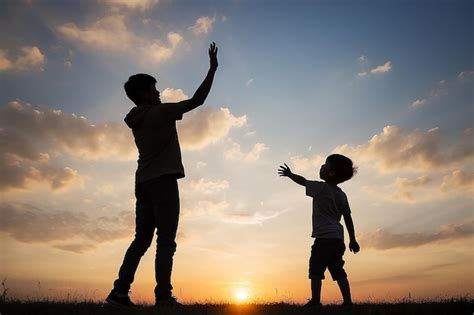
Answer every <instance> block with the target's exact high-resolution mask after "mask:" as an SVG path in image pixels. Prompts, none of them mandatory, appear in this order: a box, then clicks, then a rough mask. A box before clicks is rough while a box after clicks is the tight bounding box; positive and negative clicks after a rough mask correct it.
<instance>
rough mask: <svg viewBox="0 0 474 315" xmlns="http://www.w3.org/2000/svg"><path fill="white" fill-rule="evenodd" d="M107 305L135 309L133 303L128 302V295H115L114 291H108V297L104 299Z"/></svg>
mask: <svg viewBox="0 0 474 315" xmlns="http://www.w3.org/2000/svg"><path fill="white" fill-rule="evenodd" d="M105 301H106V302H107V303H109V304H112V305H116V306H125V307H135V306H136V305H135V303H133V302H132V301H131V300H130V297H129V296H128V294H123V295H122V294H117V293H115V291H114V290H112V291H110V293H109V296H108V297H107V298H106V299H105Z"/></svg>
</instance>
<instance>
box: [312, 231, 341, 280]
mask: <svg viewBox="0 0 474 315" xmlns="http://www.w3.org/2000/svg"><path fill="white" fill-rule="evenodd" d="M345 250H346V245H344V241H343V240H340V239H336V238H327V239H322V238H320V239H315V240H314V244H313V246H311V257H310V259H309V278H310V279H324V271H326V268H328V269H329V272H330V273H331V277H332V279H333V280H334V281H337V280H339V279H341V278H346V277H347V274H346V272H345V270H344V268H343V267H344V260H343V259H342V256H343V255H344V251H345Z"/></svg>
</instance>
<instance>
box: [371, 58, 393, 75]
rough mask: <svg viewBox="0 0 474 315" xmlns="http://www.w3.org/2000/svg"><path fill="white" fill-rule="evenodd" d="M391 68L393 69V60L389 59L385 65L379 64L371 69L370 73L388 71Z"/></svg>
mask: <svg viewBox="0 0 474 315" xmlns="http://www.w3.org/2000/svg"><path fill="white" fill-rule="evenodd" d="M391 69H392V62H391V61H387V62H386V63H384V64H383V65H380V66H377V67H375V68H373V69H371V70H370V73H375V74H377V73H386V72H389V71H390V70H391Z"/></svg>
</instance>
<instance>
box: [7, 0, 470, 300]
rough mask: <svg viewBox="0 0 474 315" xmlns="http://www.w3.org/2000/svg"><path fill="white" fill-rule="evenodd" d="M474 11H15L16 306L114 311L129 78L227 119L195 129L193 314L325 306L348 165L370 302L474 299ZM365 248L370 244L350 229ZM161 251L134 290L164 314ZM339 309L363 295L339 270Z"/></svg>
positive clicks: (185, 135)
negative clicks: (234, 306) (332, 233)
mask: <svg viewBox="0 0 474 315" xmlns="http://www.w3.org/2000/svg"><path fill="white" fill-rule="evenodd" d="M473 12H474V10H473V3H472V1H462V0H460V1H421V0H416V1H357V2H356V1H348V0H347V1H339V0H336V1H302V0H298V1H278V0H275V1H263V0H258V1H246V0H242V1H237V0H234V1H231V0H225V1H205V0H202V1H189V0H188V1H178V0H128V1H126V0H87V1H59V0H57V1H55V0H49V1H41V0H18V1H13V0H6V1H1V2H0V39H1V40H0V91H1V93H0V137H1V138H0V139H1V140H0V148H1V150H0V169H1V173H2V175H1V177H0V196H1V200H0V213H1V215H0V218H1V219H0V253H1V255H0V276H1V278H2V280H4V279H6V282H5V285H6V287H8V288H9V290H8V295H9V296H11V297H15V298H27V297H30V298H43V297H47V298H50V299H64V298H68V297H72V298H77V299H83V298H90V299H94V300H101V299H103V298H105V296H106V295H107V294H108V292H109V290H110V289H111V288H112V283H113V281H114V279H115V278H116V276H117V273H118V269H119V267H120V264H121V262H122V259H123V256H124V254H125V251H126V249H127V247H128V246H129V244H130V242H131V241H132V239H133V235H134V215H135V214H134V211H135V208H134V206H135V197H134V172H135V169H136V159H137V151H136V148H135V146H134V143H133V138H132V134H131V131H130V130H129V129H128V128H127V127H126V125H125V123H124V122H123V118H124V116H125V115H126V114H127V112H128V111H129V110H130V109H131V108H132V107H133V104H132V103H131V102H130V100H128V99H127V97H126V95H125V93H124V91H123V84H124V82H125V81H126V80H127V78H128V77H129V76H130V75H132V74H135V73H149V74H152V75H153V76H155V77H156V78H157V88H158V90H160V91H161V94H162V100H164V101H170V102H173V101H179V100H182V99H186V98H189V97H191V96H192V95H193V93H194V91H195V90H196V88H197V87H198V86H199V84H200V83H201V82H202V80H203V79H204V77H205V75H206V73H207V70H208V67H209V61H208V54H207V49H208V46H209V43H211V42H213V41H214V42H216V43H217V46H218V47H219V52H218V59H219V68H218V70H217V73H216V77H215V80H214V84H213V87H212V90H211V92H210V94H209V97H208V98H207V100H206V102H205V104H204V105H203V106H202V107H200V108H198V109H196V110H194V111H193V112H190V113H187V114H186V115H185V117H184V119H183V120H182V121H181V122H179V123H178V133H179V137H180V142H181V148H182V153H183V163H184V165H185V169H186V177H185V178H184V179H181V180H179V186H180V195H181V214H180V223H179V229H178V249H177V252H176V255H175V264H174V271H173V285H174V294H175V295H176V296H177V297H178V298H179V299H180V300H182V301H184V302H193V301H230V302H236V301H237V299H238V296H240V297H245V296H247V300H248V301H266V302H268V301H294V302H298V303H302V302H304V301H305V300H306V299H307V298H308V297H309V296H310V288H309V281H308V278H307V269H308V259H309V254H310V248H311V244H312V242H313V239H311V199H310V198H309V197H307V196H305V191H304V188H303V187H301V186H298V185H296V184H295V183H293V182H291V180H289V179H288V178H282V177H279V176H278V175H277V169H278V166H279V165H281V164H282V163H287V164H288V165H289V166H290V167H291V169H292V171H293V172H295V173H298V174H300V175H302V176H304V177H306V178H307V179H313V180H317V179H318V172H319V167H320V165H321V164H323V163H324V160H325V157H326V156H328V155H329V154H331V153H340V154H345V155H347V156H349V157H350V158H351V159H352V160H353V161H354V163H355V164H356V165H357V166H358V173H357V174H356V176H355V177H354V178H353V179H351V180H350V181H348V182H345V183H342V184H341V185H340V187H341V188H342V189H343V190H344V191H345V192H346V194H347V195H348V199H349V203H350V205H351V209H352V217H353V220H354V224H355V230H356V237H357V239H358V241H359V243H360V245H361V251H360V252H359V253H358V254H356V255H354V254H353V253H351V252H349V251H346V253H345V256H344V259H345V261H346V265H345V268H346V271H347V273H348V275H349V281H350V283H351V287H352V294H353V298H354V300H356V301H374V300H390V301H391V300H396V299H402V298H406V297H408V296H409V295H411V296H412V297H413V298H437V297H444V296H461V295H462V296H464V295H470V296H472V294H473V292H474V281H473V280H474V278H473V274H474V273H473V271H474V264H473V262H474V261H473V259H474V252H473V251H472V245H473V240H474V237H473V236H474V216H473V209H474V208H473V192H474V165H473V163H472V161H473V157H474V147H473V144H474V142H473V130H472V128H473V121H474V120H473V118H474V113H473V108H474V107H473V83H474V67H473V59H472V56H473V55H474V53H473V25H472V23H473V22H472V21H473V16H472V14H473ZM345 234H346V235H345V237H346V242H347V239H348V236H347V232H345ZM154 250H155V246H154V245H152V246H151V247H150V249H149V250H148V252H147V254H146V255H145V256H144V257H143V258H142V261H141V264H140V266H139V269H138V271H137V275H136V278H135V282H134V284H133V286H132V289H131V291H132V293H131V297H132V299H133V300H135V301H142V302H152V300H153V288H154V285H155V284H154V274H153V273H154V270H153V261H154ZM326 278H327V280H326V281H324V283H323V293H322V300H323V302H337V301H340V300H341V297H340V293H339V292H338V289H337V286H336V285H335V283H334V282H333V281H331V279H330V276H329V273H326Z"/></svg>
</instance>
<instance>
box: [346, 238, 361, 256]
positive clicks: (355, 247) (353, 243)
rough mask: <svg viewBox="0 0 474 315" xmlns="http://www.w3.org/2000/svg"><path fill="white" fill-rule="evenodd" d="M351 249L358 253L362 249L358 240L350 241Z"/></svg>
mask: <svg viewBox="0 0 474 315" xmlns="http://www.w3.org/2000/svg"><path fill="white" fill-rule="evenodd" d="M349 250H350V251H351V252H353V253H354V254H357V253H358V252H359V251H360V246H359V243H357V241H356V240H354V241H350V243H349Z"/></svg>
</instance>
